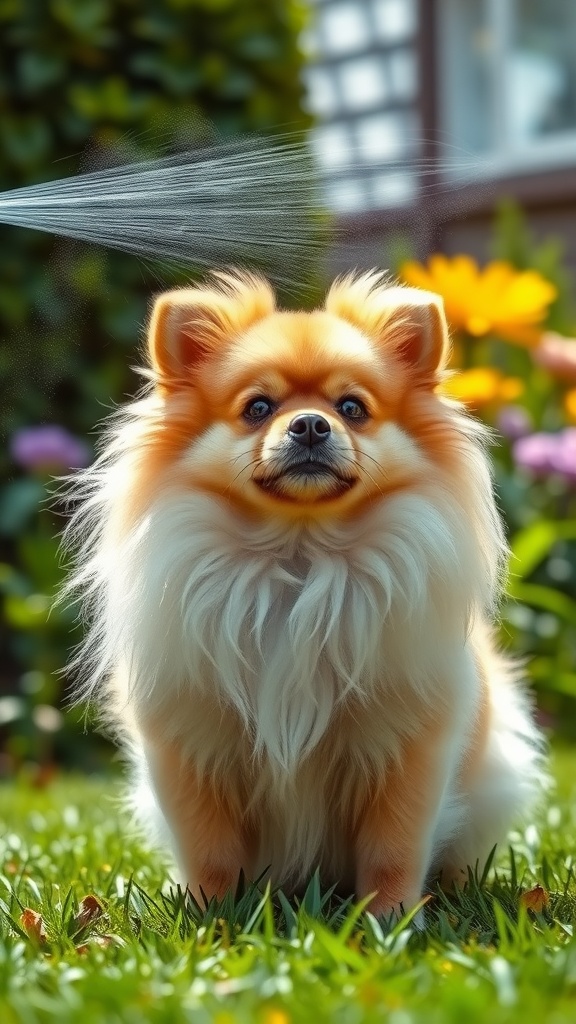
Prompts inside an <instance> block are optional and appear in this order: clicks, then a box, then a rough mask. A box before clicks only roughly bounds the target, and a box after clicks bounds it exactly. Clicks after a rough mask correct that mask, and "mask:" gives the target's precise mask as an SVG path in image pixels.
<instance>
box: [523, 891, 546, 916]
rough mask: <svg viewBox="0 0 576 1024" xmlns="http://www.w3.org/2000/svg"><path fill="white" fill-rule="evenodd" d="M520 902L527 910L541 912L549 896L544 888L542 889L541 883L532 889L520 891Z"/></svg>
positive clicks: (544, 908)
mask: <svg viewBox="0 0 576 1024" xmlns="http://www.w3.org/2000/svg"><path fill="white" fill-rule="evenodd" d="M520 903H521V904H522V906H523V907H526V909H527V910H533V911H534V913H535V914H541V913H542V911H543V910H546V907H547V906H548V904H549V903H550V897H549V895H548V893H547V892H546V889H543V888H542V886H541V885H535V886H534V888H533V889H528V890H527V891H526V892H523V893H522V895H521V897H520Z"/></svg>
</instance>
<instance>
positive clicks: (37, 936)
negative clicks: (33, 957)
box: [20, 907, 46, 943]
mask: <svg viewBox="0 0 576 1024" xmlns="http://www.w3.org/2000/svg"><path fill="white" fill-rule="evenodd" d="M20 924H21V925H22V928H23V929H24V931H25V932H26V935H27V936H28V938H29V939H32V941H33V942H37V943H42V942H46V928H45V926H44V921H43V919H42V915H41V914H37V913H36V911H35V910H30V909H29V908H28V907H27V908H26V910H23V911H22V913H21V914H20Z"/></svg>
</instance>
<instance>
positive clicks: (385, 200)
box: [371, 170, 416, 208]
mask: <svg viewBox="0 0 576 1024" xmlns="http://www.w3.org/2000/svg"><path fill="white" fill-rule="evenodd" d="M371 185H372V187H371V194H372V205H373V206H377V207H381V208H383V207H386V206H403V205H404V203H410V202H411V201H412V200H413V199H414V195H415V193H416V178H415V176H414V174H412V173H410V171H408V170H406V171H402V172H401V173H400V172H399V171H396V172H394V173H390V174H376V175H375V176H374V178H372V183H371Z"/></svg>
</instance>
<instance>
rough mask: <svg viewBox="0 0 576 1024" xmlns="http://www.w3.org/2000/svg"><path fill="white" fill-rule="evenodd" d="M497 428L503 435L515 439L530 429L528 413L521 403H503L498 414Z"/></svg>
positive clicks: (530, 421)
mask: <svg viewBox="0 0 576 1024" xmlns="http://www.w3.org/2000/svg"><path fill="white" fill-rule="evenodd" d="M497 426H498V430H499V431H500V433H501V434H502V436H503V437H508V438H509V439H510V440H511V441H516V440H517V439H518V438H519V437H525V435H526V434H529V433H530V431H531V430H532V426H533V424H532V419H531V416H530V413H528V412H527V411H526V409H524V408H523V406H521V405H503V406H502V408H501V409H500V412H499V414H498V422H497Z"/></svg>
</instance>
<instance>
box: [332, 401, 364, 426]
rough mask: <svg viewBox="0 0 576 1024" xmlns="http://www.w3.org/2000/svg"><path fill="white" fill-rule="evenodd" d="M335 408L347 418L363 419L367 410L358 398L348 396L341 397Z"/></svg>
mask: <svg viewBox="0 0 576 1024" xmlns="http://www.w3.org/2000/svg"><path fill="white" fill-rule="evenodd" d="M336 409H337V411H338V412H339V413H340V415H341V416H345V418H346V419H347V420H364V419H366V417H367V416H368V410H367V409H366V406H365V405H364V403H363V402H361V401H360V399H359V398H352V397H350V396H347V397H346V398H341V399H340V401H339V402H338V404H337V406H336Z"/></svg>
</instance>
